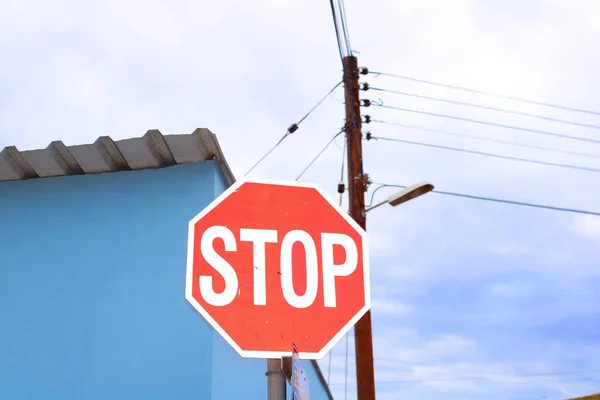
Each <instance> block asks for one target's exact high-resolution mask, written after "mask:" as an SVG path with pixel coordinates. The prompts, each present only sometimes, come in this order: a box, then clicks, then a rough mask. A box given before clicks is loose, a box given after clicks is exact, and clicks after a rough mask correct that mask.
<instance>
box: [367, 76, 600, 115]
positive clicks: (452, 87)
mask: <svg viewBox="0 0 600 400" xmlns="http://www.w3.org/2000/svg"><path fill="white" fill-rule="evenodd" d="M369 74H372V75H376V76H377V75H381V76H389V77H391V78H398V79H404V80H408V81H413V82H419V83H425V84H428V85H434V86H440V87H445V88H448V89H455V90H462V91H464V92H469V93H475V94H481V95H485V96H492V97H497V98H500V99H507V100H513V101H519V102H522V103H528V104H534V105H537V106H544V107H551V108H557V109H560V110H567V111H573V112H578V113H584V114H591V115H600V112H598V111H592V110H584V109H581V108H575V107H567V106H562V105H558V104H551V103H544V102H541V101H534V100H527V99H524V98H521V97H514V96H506V95H501V94H496V93H492V92H485V91H483V90H476V89H469V88H466V87H462V86H455V85H448V84H445V83H440V82H434V81H428V80H425V79H417V78H411V77H408V76H403V75H397V74H390V73H386V72H375V71H369Z"/></svg>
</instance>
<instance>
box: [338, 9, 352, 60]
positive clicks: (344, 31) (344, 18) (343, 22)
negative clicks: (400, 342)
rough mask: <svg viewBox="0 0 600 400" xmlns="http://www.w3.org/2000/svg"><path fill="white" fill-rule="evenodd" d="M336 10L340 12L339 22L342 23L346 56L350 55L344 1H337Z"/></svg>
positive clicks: (350, 49)
mask: <svg viewBox="0 0 600 400" xmlns="http://www.w3.org/2000/svg"><path fill="white" fill-rule="evenodd" d="M337 3H338V9H339V10H340V20H341V23H342V32H343V33H344V39H345V42H346V50H347V51H348V53H347V55H352V47H351V46H350V34H349V33H348V22H347V19H346V6H345V5H344V0H337Z"/></svg>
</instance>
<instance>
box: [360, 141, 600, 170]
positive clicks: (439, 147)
mask: <svg viewBox="0 0 600 400" xmlns="http://www.w3.org/2000/svg"><path fill="white" fill-rule="evenodd" d="M371 139H376V140H386V141H388V142H398V143H405V144H414V145H417V146H425V147H432V148H436V149H442V150H452V151H458V152H462V153H468V154H477V155H480V156H486V157H494V158H501V159H503V160H511V161H519V162H526V163H531V164H540V165H547V166H550V167H559V168H569V169H578V170H582V171H591V172H600V169H597V168H590V167H583V166H579V165H571V164H560V163H554V162H549V161H540V160H532V159H530V158H519V157H512V156H505V155H502V154H496V153H486V152H483V151H477V150H469V149H461V148H458V147H449V146H441V145H437V144H431V143H423V142H413V141H411V140H403V139H396V138H387V137H382V136H371Z"/></svg>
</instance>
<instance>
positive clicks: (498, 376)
mask: <svg viewBox="0 0 600 400" xmlns="http://www.w3.org/2000/svg"><path fill="white" fill-rule="evenodd" d="M595 373H597V371H574V372H555V373H547V374H520V375H504V374H495V375H485V376H466V377H456V378H437V379H406V380H388V381H377V383H425V382H454V381H482V380H493V379H502V378H505V379H506V378H510V379H523V378H525V379H527V378H544V377H548V378H550V377H555V376H565V375H588V374H595Z"/></svg>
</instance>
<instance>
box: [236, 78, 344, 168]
mask: <svg viewBox="0 0 600 400" xmlns="http://www.w3.org/2000/svg"><path fill="white" fill-rule="evenodd" d="M341 84H342V81H340V82H338V83H337V84H336V85H335V86H334V87H332V88H331V90H329V92H327V94H326V95H325V96H323V97H322V98H321V99H320V100H319V101H318V102H317V104H315V105H314V106H313V107H312V108H311V109H310V110H309V111H308V112H307V113H306V114H304V116H303V117H302V118H300V119H299V120H298V122H296V123H295V124H292V125H291V126H290V127H289V128H288V130H287V131H286V132H285V134H284V135H283V136H282V137H281V139H279V140H278V141H277V143H275V145H274V146H273V147H271V148H270V149H269V151H267V152H266V153H265V154H264V155H263V156H262V157H261V158H260V159H259V160H258V161H257V162H256V163H255V164H254V165H253V166H252V167H251V168H250V169H249V170H248V171H247V172H246V173H245V174H244V176H246V175H248V174H249V173H250V172H252V170H254V168H256V167H257V166H258V164H260V163H261V162H262V161H263V160H264V159H265V158H267V157H268V156H269V154H271V153H272V152H273V150H275V149H276V148H277V147H278V146H279V145H280V144H281V142H283V141H284V140H285V138H287V137H288V136H289V135H291V134H292V133H294V132H296V131H297V130H298V127H299V125H300V124H301V123H302V122H304V120H305V119H306V118H307V117H308V116H309V115H310V114H312V113H313V111H315V110H316V109H317V107H319V106H320V105H321V104H322V103H323V102H324V101H325V99H327V97H329V95H331V93H333V91H334V90H335V89H337V88H338V86H340V85H341Z"/></svg>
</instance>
